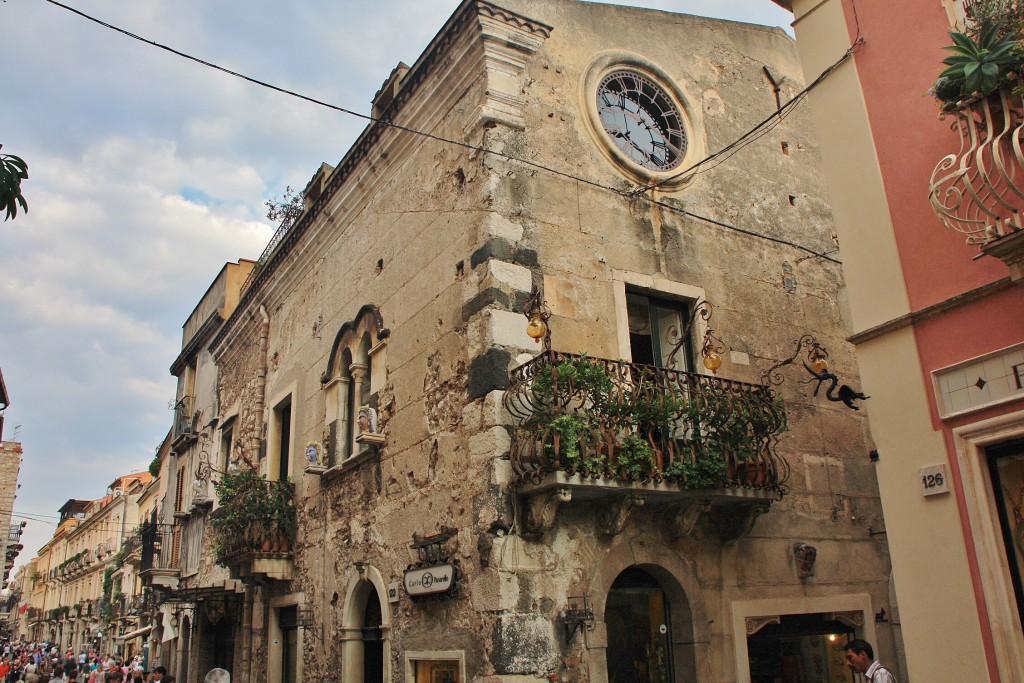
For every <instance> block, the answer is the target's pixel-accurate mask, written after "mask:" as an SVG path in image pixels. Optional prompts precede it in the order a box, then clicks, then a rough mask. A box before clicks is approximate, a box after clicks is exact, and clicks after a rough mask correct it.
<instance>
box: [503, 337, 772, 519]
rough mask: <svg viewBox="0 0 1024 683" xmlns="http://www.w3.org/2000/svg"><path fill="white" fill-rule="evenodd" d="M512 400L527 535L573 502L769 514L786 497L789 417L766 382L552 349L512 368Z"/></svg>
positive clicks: (508, 403)
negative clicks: (691, 504)
mask: <svg viewBox="0 0 1024 683" xmlns="http://www.w3.org/2000/svg"><path fill="white" fill-rule="evenodd" d="M504 404H505V407H506V409H507V410H508V411H509V413H510V414H511V416H512V418H513V421H514V427H513V436H512V445H511V449H510V460H511V465H512V472H513V476H514V483H515V487H516V490H517V492H518V493H519V494H520V495H523V496H526V497H527V498H528V502H529V503H530V505H529V506H528V509H527V512H526V514H527V519H526V520H525V526H526V527H527V528H528V530H529V529H530V528H533V529H534V531H535V532H539V531H542V530H543V529H544V528H547V527H548V526H550V523H551V522H552V521H553V516H554V512H553V511H552V507H554V508H557V506H558V505H559V504H561V503H565V502H568V501H569V500H576V501H605V502H607V501H613V502H614V501H619V502H622V501H627V503H628V501H632V503H629V504H641V505H643V504H657V503H681V502H685V501H687V500H699V501H701V502H702V504H704V505H705V508H706V509H709V508H710V506H712V505H713V506H715V507H723V506H729V505H735V504H745V505H746V506H748V507H749V506H750V504H751V503H758V507H759V509H761V510H762V511H763V508H765V507H767V505H768V503H769V502H770V501H771V500H772V499H776V498H781V497H782V496H783V495H784V494H785V492H786V490H787V489H786V486H785V483H786V479H787V478H788V476H789V466H788V464H787V463H786V461H785V459H783V458H782V457H780V456H779V455H778V454H777V453H776V449H775V447H776V444H777V442H778V438H779V435H780V434H781V433H782V432H783V431H785V429H786V411H785V407H784V406H783V404H782V402H781V401H780V400H779V398H778V397H777V396H776V394H775V392H774V391H772V390H771V389H770V388H768V387H765V386H761V385H755V384H748V383H745V382H738V381H734V380H728V379H721V378H718V377H714V376H709V375H700V374H695V373H689V372H681V371H677V370H670V369H668V368H660V367H654V366H649V365H639V364H635V363H628V362H625V361H614V360H606V359H600V358H590V357H587V356H580V355H574V354H566V353H560V352H553V351H552V352H546V353H544V354H542V355H540V356H538V357H537V358H534V359H533V360H531V361H529V362H528V363H526V364H524V365H522V366H520V367H518V368H516V369H514V370H513V371H512V373H511V378H510V387H509V389H508V390H507V391H506V393H505V397H504ZM619 516H620V517H621V515H619ZM615 526H616V525H614V524H613V525H612V527H610V529H611V532H613V533H614V532H616V531H615V529H614V527H615Z"/></svg>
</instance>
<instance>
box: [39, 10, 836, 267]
mask: <svg viewBox="0 0 1024 683" xmlns="http://www.w3.org/2000/svg"><path fill="white" fill-rule="evenodd" d="M46 2H48V3H50V4H51V5H55V6H57V7H60V8H62V9H65V10H67V11H69V12H72V13H73V14H76V15H78V16H80V17H82V18H83V19H86V20H88V21H91V22H93V23H95V24H98V25H99V26H102V27H104V28H107V29H110V30H112V31H116V32H117V33H120V34H122V35H125V36H127V37H129V38H132V39H134V40H138V41H140V42H143V43H146V44H147V45H151V46H153V47H156V48H158V49H161V50H165V51H167V52H170V53H171V54H174V55H176V56H179V57H182V58H184V59H187V60H190V61H193V62H196V63H197V64H201V65H203V66H206V67H208V68H211V69H215V70H217V71H221V72H223V73H226V74H228V75H230V76H234V77H235V78H240V79H242V80H244V81H248V82H249V83H252V84H254V85H258V86H260V87H263V88H268V89H270V90H274V91H276V92H279V93H282V94H284V95H288V96H290V97H295V98H298V99H300V100H304V101H306V102H309V103H311V104H315V105H318V106H321V107H326V108H327V109H331V110H333V111H337V112H340V113H342V114H348V115H349V116H355V117H357V118H361V119H364V120H366V121H369V122H371V123H379V124H380V125H385V126H388V127H391V128H394V129H396V130H399V131H402V132H406V133H411V134H413V135H418V136H421V137H424V138H427V139H430V140H434V141H437V142H441V143H444V144H449V145H455V146H458V147H462V148H464V149H468V150H472V151H474V152H479V153H485V154H493V155H495V156H498V157H501V158H504V159H507V160H509V161H513V162H515V163H520V164H523V165H525V166H529V167H531V168H536V169H538V170H540V171H544V172H546V173H551V174H553V175H557V176H561V177H563V178H568V179H570V180H575V181H577V182H580V183H584V184H586V185H589V186H591V187H595V188H598V189H601V190H605V191H608V192H612V193H614V194H617V195H619V196H622V197H627V198H635V197H641V198H644V199H647V200H648V201H651V202H655V203H658V202H656V201H655V200H654V199H653V198H651V197H649V196H647V194H646V191H647V190H650V189H654V188H656V187H658V186H660V185H662V184H663V183H665V182H669V181H670V180H671V179H672V178H669V179H666V180H663V181H660V182H659V183H656V184H654V185H653V186H648V187H646V188H637V189H633V190H621V189H619V188H616V187H612V186H610V185H606V184H604V183H600V182H598V181H595V180H591V179H589V178H583V177H580V176H577V175H574V174H572V173H568V172H566V171H561V170H558V169H556V168H552V167H550V166H547V165H545V164H541V163H538V162H535V161H531V160H529V159H524V158H522V157H517V156H515V155H513V154H509V153H507V152H501V151H498V150H494V149H490V148H488V147H484V146H482V145H474V144H471V143H468V142H462V141H460V140H453V139H451V138H446V137H443V136H440V135H435V134H433V133H428V132H426V131H421V130H417V129H415V128H410V127H408V126H403V125H401V124H397V123H394V122H393V121H390V120H388V119H381V118H376V117H373V116H369V115H367V114H360V113H359V112H356V111H353V110H351V109H347V108H345V107H341V106H338V105H334V104H330V103H328V102H324V101H323V100H318V99H316V98H314V97H310V96H308V95H303V94H301V93H298V92H295V91H293V90H288V89H287V88H282V87H280V86H276V85H273V84H271V83H267V82H266V81H261V80H259V79H257V78H253V77H251V76H246V75H245V74H242V73H239V72H237V71H232V70H231V69H228V68H225V67H223V66H219V65H217V64H214V63H212V62H208V61H206V60H203V59H200V58H198V57H194V56H192V55H189V54H187V53H185V52H182V51H180V50H177V49H175V48H172V47H169V46H167V45H164V44H162V43H158V42H156V41H153V40H149V39H148V38H143V37H142V36H139V35H137V34H135V33H132V32H131V31H127V30H125V29H123V28H120V27H118V26H115V25H113V24H110V23H108V22H105V21H103V20H101V19H97V18H96V17H93V16H91V15H89V14H86V13H85V12H82V11H81V10H78V9H75V8H74V7H70V6H68V5H65V4H63V3H61V2H58V0H46ZM854 47H856V45H855V46H854ZM854 47H851V48H850V50H848V54H847V55H846V56H844V58H843V60H845V59H846V57H848V56H849V53H850V52H852V50H853V49H854ZM843 60H841V61H843ZM840 63H841V62H840ZM835 66H838V63H837V64H836V65H834V66H833V67H832V68H830V69H826V71H825V72H823V73H822V75H821V76H819V77H818V78H817V79H815V85H816V84H817V83H819V82H820V81H821V80H823V79H824V78H825V77H827V75H828V74H830V73H831V72H832V71H833V70H834V68H835ZM805 90H806V89H805ZM802 99H803V98H802V97H800V98H799V99H798V98H794V99H793V100H790V102H788V103H787V105H786V106H787V107H795V106H796V104H798V103H799V101H802ZM779 111H782V109H780V110H779ZM778 116H779V112H775V113H773V114H772V115H771V117H769V118H776V117H778ZM760 125H763V122H762V124H759V126H760ZM775 125H778V124H777V123H776V124H775ZM773 127H774V126H773ZM758 130H759V128H758V127H755V129H754V130H753V131H751V132H748V133H747V134H746V135H745V136H744V137H743V138H741V140H744V139H746V138H748V137H750V136H751V135H753V134H754V133H755V132H756V131H758ZM769 130H771V128H769V129H767V130H765V131H762V132H760V134H758V135H757V136H756V137H753V138H751V139H749V140H747V142H745V143H743V144H742V145H739V146H737V145H738V143H739V142H740V141H737V142H735V143H732V144H731V145H728V146H726V147H725V148H723V150H721V151H719V152H718V153H716V154H714V155H712V157H709V159H714V158H718V157H720V156H722V155H723V154H728V155H727V156H725V157H724V158H723V159H722V161H725V160H726V159H728V158H729V157H730V156H732V154H735V152H736V151H739V149H741V148H742V147H743V146H746V144H749V143H750V142H753V141H754V140H756V139H757V137H760V136H761V135H764V134H766V133H767V132H768V131H769ZM698 163H704V162H698ZM719 163H721V162H719ZM716 166H717V164H716ZM712 168H714V167H712ZM708 170H710V169H708ZM675 177H678V176H673V178H675ZM659 206H661V207H663V208H665V209H668V210H670V211H673V212H677V213H681V214H684V215H687V216H689V217H690V218H693V219H695V220H700V221H704V222H706V223H709V224H711V225H716V226H718V227H721V228H725V229H727V230H732V231H735V232H738V233H741V234H744V235H748V236H751V237H755V238H761V239H765V240H768V241H770V242H775V243H777V244H784V245H787V246H791V247H794V248H796V249H799V250H801V251H805V252H808V253H810V254H813V255H815V256H817V257H819V258H821V259H823V260H827V261H831V262H833V263H837V264H840V263H842V262H841V261H839V260H838V259H834V258H831V257H829V256H827V255H826V254H823V253H821V252H817V251H815V250H813V249H811V248H809V247H805V246H803V245H799V244H797V243H795V242H792V241H790V240H784V239H781V238H774V237H771V236H769V235H765V234H763V233H760V232H757V231H756V230H751V229H748V228H739V227H737V226H734V225H730V224H728V223H724V222H722V221H717V220H714V219H710V218H706V217H704V216H700V215H699V214H695V213H692V212H688V211H684V210H682V209H680V208H678V207H675V206H672V205H669V204H661V203H659Z"/></svg>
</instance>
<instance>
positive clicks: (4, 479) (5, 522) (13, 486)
mask: <svg viewBox="0 0 1024 683" xmlns="http://www.w3.org/2000/svg"><path fill="white" fill-rule="evenodd" d="M20 471H21V444H20V443H18V442H17V441H0V533H2V534H3V535H2V536H0V539H2V540H0V547H2V549H3V551H4V554H3V556H0V557H6V555H7V545H8V540H7V530H8V529H10V528H11V512H12V511H13V510H14V498H15V496H16V495H17V491H18V473H19V472H20ZM4 578H7V577H6V575H5V576H4Z"/></svg>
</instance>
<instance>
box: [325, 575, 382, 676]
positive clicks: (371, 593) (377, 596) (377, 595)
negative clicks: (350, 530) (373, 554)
mask: <svg viewBox="0 0 1024 683" xmlns="http://www.w3.org/2000/svg"><path fill="white" fill-rule="evenodd" d="M348 580H349V587H348V591H346V593H345V603H344V605H343V607H342V614H341V629H340V633H339V634H338V635H339V638H340V640H341V657H342V664H341V670H342V676H341V680H342V683H374V681H372V680H368V679H366V677H365V676H364V673H365V672H366V670H367V662H366V660H365V654H366V651H367V647H366V644H367V643H366V642H365V641H364V637H365V636H366V635H367V629H368V628H376V625H372V624H371V625H368V624H367V623H366V616H367V613H368V610H367V607H368V605H369V603H370V602H371V601H373V600H376V601H377V605H376V607H379V616H380V625H379V630H380V655H379V656H380V658H381V662H380V674H381V678H380V680H381V681H390V680H391V610H390V603H388V600H387V595H388V589H387V584H385V583H384V577H383V576H382V575H381V573H380V571H378V570H377V569H376V568H375V567H372V566H369V565H360V566H358V567H356V568H355V569H353V570H352V571H350V572H349V576H348ZM369 606H370V607H371V610H370V611H372V608H373V607H374V605H369Z"/></svg>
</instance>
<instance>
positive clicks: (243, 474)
mask: <svg viewBox="0 0 1024 683" xmlns="http://www.w3.org/2000/svg"><path fill="white" fill-rule="evenodd" d="M214 489H215V490H216V492H217V497H218V499H219V500H220V503H221V507H220V508H219V509H217V510H216V511H215V512H214V514H213V516H212V518H211V524H212V526H213V531H214V549H215V551H216V557H217V560H218V562H221V563H222V564H223V563H224V562H225V561H226V560H227V559H229V557H230V556H232V555H235V554H238V553H242V552H247V551H248V552H252V551H259V550H261V548H262V546H263V544H264V543H265V542H269V541H271V540H273V541H275V542H276V543H277V545H278V547H280V545H281V544H282V542H283V543H284V544H285V545H288V544H290V543H291V542H292V541H293V540H294V538H295V532H296V528H297V526H296V516H295V503H294V496H293V494H292V485H291V481H290V480H287V481H268V480H267V478H266V477H264V476H262V475H259V474H257V473H256V472H254V471H252V470H248V469H246V470H240V471H238V472H228V473H225V474H224V475H222V476H221V478H220V481H218V482H215V483H214Z"/></svg>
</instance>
